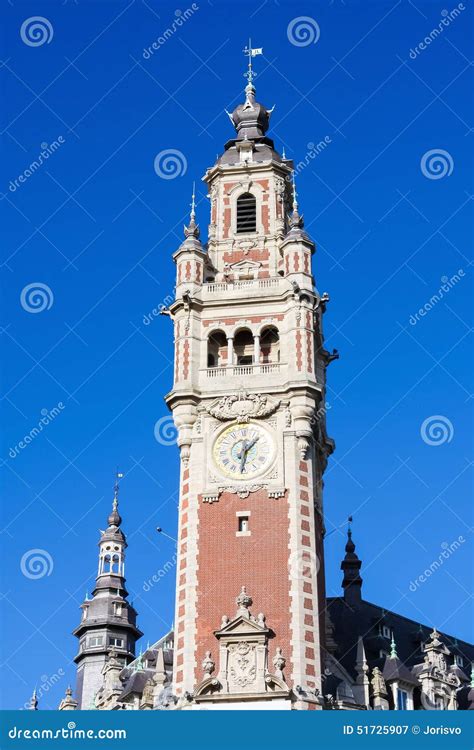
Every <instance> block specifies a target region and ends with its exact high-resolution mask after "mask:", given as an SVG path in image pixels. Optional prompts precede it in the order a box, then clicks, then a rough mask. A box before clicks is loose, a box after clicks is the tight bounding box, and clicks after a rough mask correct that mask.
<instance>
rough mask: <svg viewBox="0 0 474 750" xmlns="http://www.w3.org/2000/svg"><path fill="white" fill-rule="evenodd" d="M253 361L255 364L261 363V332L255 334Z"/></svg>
mask: <svg viewBox="0 0 474 750" xmlns="http://www.w3.org/2000/svg"><path fill="white" fill-rule="evenodd" d="M253 363H254V365H259V364H260V334H259V333H257V334H255V336H254V346H253Z"/></svg>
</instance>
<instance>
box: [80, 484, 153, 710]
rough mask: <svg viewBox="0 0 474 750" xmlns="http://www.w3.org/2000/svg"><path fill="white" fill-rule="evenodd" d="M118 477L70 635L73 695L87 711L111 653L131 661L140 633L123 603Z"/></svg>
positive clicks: (131, 610) (133, 613) (128, 606)
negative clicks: (89, 584)
mask: <svg viewBox="0 0 474 750" xmlns="http://www.w3.org/2000/svg"><path fill="white" fill-rule="evenodd" d="M121 476H122V475H121V474H119V473H117V478H116V482H115V486H114V498H113V501H112V512H111V513H110V515H109V517H108V519H107V528H106V529H105V531H102V532H101V536H100V540H99V567H98V572H97V578H96V583H95V588H94V591H93V592H92V599H89V598H88V596H87V594H86V598H85V600H84V602H83V603H82V604H81V609H82V619H81V622H80V625H79V626H78V627H77V628H76V629H75V631H74V635H75V636H77V638H78V639H79V651H78V653H77V655H76V657H75V660H74V661H75V662H76V664H77V685H76V696H77V700H78V703H79V708H82V709H84V708H89V707H90V706H91V705H92V703H93V701H94V697H95V694H96V693H97V691H98V690H99V688H100V687H101V685H102V670H103V668H104V665H105V662H106V660H107V657H108V654H109V652H110V651H111V650H114V652H116V654H117V658H118V659H120V661H121V663H122V664H123V666H124V667H125V666H127V664H129V663H130V662H131V661H132V660H133V659H134V658H135V643H136V641H137V639H138V638H140V637H141V635H142V633H141V631H140V630H139V629H138V628H137V625H136V619H137V612H136V610H135V609H134V608H133V606H132V605H131V604H130V603H129V602H128V601H127V596H128V593H127V590H126V588H125V550H126V548H127V541H126V538H125V534H124V533H123V531H122V529H121V528H120V527H121V523H122V518H121V516H120V513H119V511H118V494H119V483H118V480H119V479H120V478H121Z"/></svg>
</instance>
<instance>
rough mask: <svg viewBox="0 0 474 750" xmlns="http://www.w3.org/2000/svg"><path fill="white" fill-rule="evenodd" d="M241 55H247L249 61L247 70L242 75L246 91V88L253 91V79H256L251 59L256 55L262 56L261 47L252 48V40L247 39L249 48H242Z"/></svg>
mask: <svg viewBox="0 0 474 750" xmlns="http://www.w3.org/2000/svg"><path fill="white" fill-rule="evenodd" d="M243 53H244V55H247V57H248V59H249V61H248V65H247V70H246V71H245V73H244V78H246V79H247V81H248V83H247V86H246V89H247V88H248V87H250V88H252V89H253V88H254V86H253V79H254V78H255V77H256V75H257V74H256V73H255V71H254V69H253V67H252V57H256V55H263V48H262V47H257V48H252V40H251V39H250V38H249V46H248V47H245V48H244V50H243Z"/></svg>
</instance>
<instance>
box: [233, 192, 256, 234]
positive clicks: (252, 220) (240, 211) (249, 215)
mask: <svg viewBox="0 0 474 750" xmlns="http://www.w3.org/2000/svg"><path fill="white" fill-rule="evenodd" d="M256 231H257V201H256V200H255V196H253V195H251V193H245V194H244V195H241V196H240V198H238V199H237V234H244V233H246V232H256Z"/></svg>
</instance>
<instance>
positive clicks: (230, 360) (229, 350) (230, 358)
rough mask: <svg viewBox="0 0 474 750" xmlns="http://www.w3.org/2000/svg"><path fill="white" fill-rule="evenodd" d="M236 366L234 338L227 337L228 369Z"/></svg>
mask: <svg viewBox="0 0 474 750" xmlns="http://www.w3.org/2000/svg"><path fill="white" fill-rule="evenodd" d="M233 364H234V337H233V336H227V367H231V366H232V365H233Z"/></svg>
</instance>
